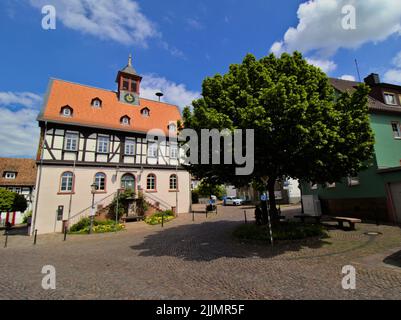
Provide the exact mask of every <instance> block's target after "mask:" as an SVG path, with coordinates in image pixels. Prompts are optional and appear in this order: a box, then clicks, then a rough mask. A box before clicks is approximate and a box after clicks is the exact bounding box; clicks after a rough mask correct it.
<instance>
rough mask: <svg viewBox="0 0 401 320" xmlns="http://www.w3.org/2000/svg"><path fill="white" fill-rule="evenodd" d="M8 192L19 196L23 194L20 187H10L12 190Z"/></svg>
mask: <svg viewBox="0 0 401 320" xmlns="http://www.w3.org/2000/svg"><path fill="white" fill-rule="evenodd" d="M8 190H9V191H11V192H15V193H18V194H20V193H21V188H19V187H10V188H8Z"/></svg>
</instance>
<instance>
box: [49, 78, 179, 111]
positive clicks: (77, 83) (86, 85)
mask: <svg viewBox="0 0 401 320" xmlns="http://www.w3.org/2000/svg"><path fill="white" fill-rule="evenodd" d="M50 79H51V80H53V81H61V82H65V83H70V84H74V85H78V86H82V87H86V88H91V89H96V90H102V91H106V92H111V93H115V94H117V93H118V92H117V91H115V90H110V89H105V88H100V87H95V86H92V85H88V84H83V83H79V82H75V81H70V80H64V79H59V78H54V77H50ZM139 99H142V100H147V101H152V102H156V103H160V104H164V105H169V106H172V107H177V108H178V109H179V108H180V107H179V106H178V105H176V104H173V103H169V102H163V101H157V100H153V99H149V98H144V97H141V96H139Z"/></svg>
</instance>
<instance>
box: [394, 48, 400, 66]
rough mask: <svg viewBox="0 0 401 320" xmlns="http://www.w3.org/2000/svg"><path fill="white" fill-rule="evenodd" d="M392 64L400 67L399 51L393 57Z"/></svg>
mask: <svg viewBox="0 0 401 320" xmlns="http://www.w3.org/2000/svg"><path fill="white" fill-rule="evenodd" d="M393 64H394V65H395V66H396V67H398V68H401V51H400V52H398V54H397V55H396V56H395V57H394V59H393Z"/></svg>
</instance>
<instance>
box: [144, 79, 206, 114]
mask: <svg viewBox="0 0 401 320" xmlns="http://www.w3.org/2000/svg"><path fill="white" fill-rule="evenodd" d="M159 91H161V92H163V93H164V97H163V101H165V102H168V103H171V104H175V105H177V106H179V107H180V109H183V108H184V107H186V106H189V105H191V104H192V101H193V100H195V99H197V98H199V97H200V93H199V92H195V91H191V90H188V89H187V88H186V86H185V85H184V84H177V83H175V82H172V81H169V80H167V79H166V78H163V77H159V76H157V75H154V74H148V75H144V77H143V80H142V82H141V96H142V97H144V98H147V99H152V100H155V99H156V96H155V93H156V92H159Z"/></svg>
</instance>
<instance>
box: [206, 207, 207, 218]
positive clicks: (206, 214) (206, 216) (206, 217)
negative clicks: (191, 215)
mask: <svg viewBox="0 0 401 320" xmlns="http://www.w3.org/2000/svg"><path fill="white" fill-rule="evenodd" d="M206 219H207V209H206Z"/></svg>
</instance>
